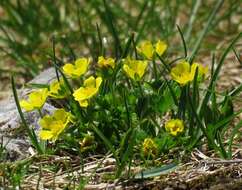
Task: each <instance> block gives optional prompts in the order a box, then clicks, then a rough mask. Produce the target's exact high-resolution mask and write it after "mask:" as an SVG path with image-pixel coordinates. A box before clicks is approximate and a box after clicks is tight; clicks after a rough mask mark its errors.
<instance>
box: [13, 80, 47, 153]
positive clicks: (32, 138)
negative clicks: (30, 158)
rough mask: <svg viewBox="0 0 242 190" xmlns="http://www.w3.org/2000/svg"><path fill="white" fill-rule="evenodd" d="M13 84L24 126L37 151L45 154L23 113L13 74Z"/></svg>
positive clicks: (15, 98)
mask: <svg viewBox="0 0 242 190" xmlns="http://www.w3.org/2000/svg"><path fill="white" fill-rule="evenodd" d="M11 84H12V91H13V96H14V100H15V103H16V106H17V110H18V113H19V115H20V118H21V120H22V123H23V127H24V129H25V130H26V131H27V133H28V136H29V138H30V141H31V143H32V145H33V146H34V147H35V148H36V150H37V152H38V153H39V154H43V150H42V149H41V146H40V144H39V142H38V139H37V137H36V135H35V132H34V130H31V129H30V128H29V127H28V125H27V122H26V120H25V118H24V114H23V112H22V109H21V106H20V104H19V99H18V94H17V90H16V86H15V82H14V77H13V76H12V77H11Z"/></svg>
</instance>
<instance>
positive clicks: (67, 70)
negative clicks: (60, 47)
mask: <svg viewBox="0 0 242 190" xmlns="http://www.w3.org/2000/svg"><path fill="white" fill-rule="evenodd" d="M62 68H63V71H64V73H65V74H67V75H69V76H72V74H73V72H74V70H75V68H74V65H72V64H70V63H67V64H65V65H64V66H63V67H62Z"/></svg>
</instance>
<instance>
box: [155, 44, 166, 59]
mask: <svg viewBox="0 0 242 190" xmlns="http://www.w3.org/2000/svg"><path fill="white" fill-rule="evenodd" d="M166 49H167V44H166V43H165V42H164V41H161V40H158V42H157V43H156V45H155V51H156V53H157V54H158V55H159V56H162V55H163V53H164V52H165V51H166Z"/></svg>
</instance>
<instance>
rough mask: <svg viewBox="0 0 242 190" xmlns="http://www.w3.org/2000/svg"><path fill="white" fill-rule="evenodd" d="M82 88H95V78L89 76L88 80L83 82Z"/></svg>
mask: <svg viewBox="0 0 242 190" xmlns="http://www.w3.org/2000/svg"><path fill="white" fill-rule="evenodd" d="M84 86H88V87H95V86H96V80H95V78H94V77H93V76H90V77H89V78H88V79H86V80H85V81H84Z"/></svg>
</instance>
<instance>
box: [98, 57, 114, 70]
mask: <svg viewBox="0 0 242 190" xmlns="http://www.w3.org/2000/svg"><path fill="white" fill-rule="evenodd" d="M98 65H99V66H100V67H109V66H110V67H112V68H113V69H114V67H115V61H114V59H113V58H107V59H105V58H104V57H103V56H99V57H98Z"/></svg>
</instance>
